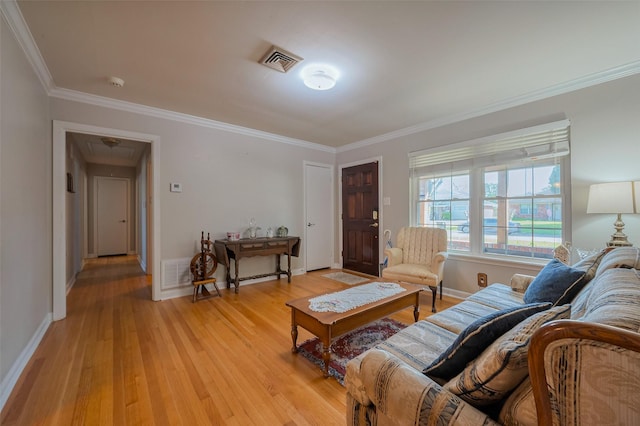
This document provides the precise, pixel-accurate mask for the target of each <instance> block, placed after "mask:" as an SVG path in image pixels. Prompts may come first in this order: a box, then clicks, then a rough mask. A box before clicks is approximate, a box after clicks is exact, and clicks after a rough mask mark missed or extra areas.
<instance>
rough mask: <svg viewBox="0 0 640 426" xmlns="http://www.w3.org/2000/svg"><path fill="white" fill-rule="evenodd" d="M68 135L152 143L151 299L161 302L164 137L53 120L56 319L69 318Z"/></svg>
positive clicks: (54, 310) (54, 289)
mask: <svg viewBox="0 0 640 426" xmlns="http://www.w3.org/2000/svg"><path fill="white" fill-rule="evenodd" d="M67 132H74V133H88V134H92V135H97V136H111V137H116V138H123V139H131V140H136V141H139V142H147V143H150V144H151V162H152V170H151V173H152V176H153V179H152V181H153V191H152V194H151V203H152V205H151V207H152V214H153V217H152V220H151V247H152V249H151V251H152V253H150V254H149V255H148V259H151V266H152V280H151V298H152V300H160V262H159V261H158V259H159V258H160V203H159V202H158V201H159V200H160V169H159V167H160V136H157V135H151V134H145V133H138V132H130V131H126V130H120V129H113V128H107V127H98V126H92V125H88V124H80V123H72V122H66V121H59V120H53V153H52V158H53V164H52V185H53V188H52V195H53V218H52V219H53V284H52V286H53V320H54V321H57V320H60V319H63V318H65V317H66V316H67V292H66V256H67V254H66V253H67V241H66V235H67V229H66V228H67V224H66V216H67V212H66V202H65V195H66V168H65V162H66V134H67Z"/></svg>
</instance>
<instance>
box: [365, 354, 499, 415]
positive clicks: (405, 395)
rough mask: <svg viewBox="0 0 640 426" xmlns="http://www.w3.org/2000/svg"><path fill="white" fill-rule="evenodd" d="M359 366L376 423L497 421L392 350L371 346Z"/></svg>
mask: <svg viewBox="0 0 640 426" xmlns="http://www.w3.org/2000/svg"><path fill="white" fill-rule="evenodd" d="M360 369H361V374H362V381H363V384H364V388H365V392H366V393H367V396H368V397H369V399H370V400H371V401H372V403H373V405H375V411H376V417H377V419H378V423H379V424H390V425H418V424H438V425H453V424H464V425H474V424H477V425H497V423H495V422H494V421H493V420H491V419H490V418H489V417H488V416H487V415H486V414H484V413H483V412H481V411H479V410H478V409H476V408H475V407H473V406H471V405H469V404H467V403H466V402H464V401H462V400H461V399H460V398H459V397H457V396H455V395H454V394H452V393H450V392H449V391H446V390H444V389H443V388H442V387H441V386H440V385H438V384H437V383H436V382H434V381H433V380H431V379H430V378H429V377H427V376H425V375H424V374H422V373H421V372H419V371H417V370H415V369H413V368H411V367H410V366H408V365H407V364H405V363H404V362H402V361H401V360H400V359H398V358H397V357H395V356H394V355H393V354H390V353H388V352H385V351H383V350H380V349H372V350H370V351H369V353H368V354H367V355H366V356H365V357H364V358H363V360H362V364H361V366H360ZM383 419H384V420H383Z"/></svg>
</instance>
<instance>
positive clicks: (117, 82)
mask: <svg viewBox="0 0 640 426" xmlns="http://www.w3.org/2000/svg"><path fill="white" fill-rule="evenodd" d="M107 81H108V82H109V84H110V85H112V86H113V87H122V86H124V80H123V79H121V78H118V77H109V78H108V79H107Z"/></svg>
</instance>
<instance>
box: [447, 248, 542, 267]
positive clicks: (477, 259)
mask: <svg viewBox="0 0 640 426" xmlns="http://www.w3.org/2000/svg"><path fill="white" fill-rule="evenodd" d="M449 259H451V260H458V261H462V262H470V263H480V264H483V265H493V266H503V267H511V268H514V267H517V268H524V269H529V270H532V271H536V272H537V271H539V270H540V269H542V267H544V265H546V264H547V263H548V262H549V260H550V259H522V258H519V257H516V256H492V255H487V254H485V255H479V254H469V253H462V252H453V251H450V252H449Z"/></svg>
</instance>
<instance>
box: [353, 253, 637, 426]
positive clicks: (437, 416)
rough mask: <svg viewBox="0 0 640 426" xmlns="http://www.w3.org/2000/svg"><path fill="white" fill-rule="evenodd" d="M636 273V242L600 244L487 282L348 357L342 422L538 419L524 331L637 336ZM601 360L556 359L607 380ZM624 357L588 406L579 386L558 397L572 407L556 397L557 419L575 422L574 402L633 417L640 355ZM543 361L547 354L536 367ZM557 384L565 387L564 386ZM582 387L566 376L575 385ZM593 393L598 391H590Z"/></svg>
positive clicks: (595, 411) (591, 412) (591, 411)
mask: <svg viewBox="0 0 640 426" xmlns="http://www.w3.org/2000/svg"><path fill="white" fill-rule="evenodd" d="M638 270H640V250H639V249H638V248H635V247H618V248H615V249H605V250H603V251H601V252H600V253H596V254H593V255H592V256H589V257H587V258H585V259H582V260H581V261H579V262H578V263H576V264H574V265H566V264H564V263H563V262H562V261H560V260H559V259H553V260H551V261H550V262H549V263H548V264H547V265H546V266H545V267H544V268H543V269H542V270H541V271H540V273H539V274H538V275H537V276H536V277H531V276H526V275H520V274H515V275H514V276H513V277H512V278H511V282H510V284H509V285H505V284H500V283H495V284H491V285H490V286H488V287H486V288H483V289H481V290H480V291H478V292H476V293H474V294H472V295H471V296H469V297H467V298H466V299H465V300H463V301H462V302H460V303H458V304H457V305H454V306H452V307H450V308H448V309H445V310H443V311H441V312H438V313H436V314H434V315H431V316H429V317H427V318H425V319H423V320H420V321H418V322H416V323H414V324H412V325H409V326H408V327H406V328H405V329H403V330H401V331H400V332H398V333H397V334H395V335H393V336H392V337H390V338H389V339H387V340H386V341H384V342H382V343H380V344H378V345H377V346H375V347H374V348H372V349H370V350H368V351H366V352H364V353H363V354H361V355H360V356H358V357H356V358H354V359H353V360H351V361H350V362H349V363H348V364H347V368H346V375H345V381H344V384H345V387H346V391H347V424H348V425H431V424H433V425H494V424H505V425H536V424H538V422H539V417H538V415H537V411H536V401H535V399H534V393H537V394H539V395H546V394H547V393H548V392H545V391H542V392H539V391H537V390H534V389H533V386H532V381H531V380H530V378H529V344H530V341H531V337H532V336H533V335H535V334H537V333H540V332H542V331H543V330H544V329H545V327H550V326H553V324H556V323H561V324H562V323H567V322H568V323H576V324H578V323H579V324H581V325H583V326H584V325H586V326H587V327H588V326H589V325H590V324H593V325H594V326H596V325H601V326H602V327H609V329H610V330H621V329H622V330H627V331H628V332H629V333H630V334H631V335H632V336H633V337H634V339H636V338H638V339H637V340H640V335H639V334H638V333H640V273H639V272H638ZM610 334H615V331H614V332H613V333H610ZM632 340H633V339H632ZM583 344H584V343H583ZM593 345H599V344H595V343H594V344H593ZM575 352H576V351H575V350H574V351H573V352H571V353H575ZM587 352H588V351H587ZM614 352H621V350H619V349H614ZM580 353H582V352H580ZM624 355H625V356H627V353H626V352H624ZM565 358H566V354H565ZM607 359H609V358H607V357H605V356H602V355H599V358H598V357H596V358H592V359H587V358H586V357H585V358H584V359H579V360H578V362H575V360H573V361H574V363H571V362H568V361H567V360H566V359H564V361H562V365H564V366H565V367H566V366H567V365H580V366H581V367H580V368H583V369H585V371H587V372H588V371H592V370H593V371H598V377H601V378H602V377H608V378H611V377H614V375H613V374H610V373H611V372H615V371H617V370H618V369H619V365H618V364H616V362H618V361H611V362H610V363H607ZM612 359H614V358H612ZM626 359H627V360H628V362H627V364H625V365H627V366H629V367H628V368H627V370H624V371H625V374H624V375H623V376H626V379H625V378H620V379H613V383H608V384H607V386H599V385H598V386H594V387H595V388H596V390H592V391H591V395H590V396H589V398H590V400H589V401H590V402H591V405H589V404H588V403H587V402H584V403H583V404H578V403H576V400H575V399H576V398H578V396H580V393H579V392H578V391H576V392H575V395H574V394H571V395H569V396H568V397H567V395H564V399H563V401H564V404H573V405H572V406H571V407H560V406H558V405H559V403H558V401H559V399H557V400H555V405H554V406H553V411H554V412H553V415H554V418H555V420H554V424H568V423H569V422H568V421H564V420H562V419H561V418H560V417H559V416H574V418H573V419H572V420H571V422H572V424H580V420H579V418H578V420H576V418H577V416H584V415H585V413H584V412H583V413H580V414H578V413H577V411H576V410H577V409H576V407H578V408H580V409H581V410H583V411H586V412H587V414H586V415H587V416H592V417H591V418H592V419H595V418H597V416H598V415H599V414H600V415H601V414H602V413H607V414H606V415H607V419H608V422H609V423H610V424H634V423H635V424H640V423H637V422H640V402H639V399H638V396H637V395H639V394H640V392H638V391H640V389H638V386H640V385H639V384H640V353H638V352H631V354H630V355H629V356H628V357H627V358H626ZM629 360H630V361H629ZM550 363H551V361H548V360H547V359H546V355H545V359H544V361H543V364H550ZM595 365H597V367H598V368H593V367H594V366H595ZM545 366H546V367H548V370H547V373H546V374H547V375H549V374H551V373H549V372H555V373H554V374H556V375H561V374H562V375H564V376H566V377H567V378H568V380H575V377H574V376H576V375H575V374H573V375H572V374H570V373H571V371H568V372H567V371H562V368H560V367H561V366H558V365H545ZM621 371H622V370H621ZM548 378H553V377H548ZM623 382H624V383H623ZM538 386H539V385H538ZM563 386H565V388H563V391H562V392H564V393H566V392H567V389H571V386H569V385H563ZM579 387H580V385H579V384H575V383H573V388H576V389H577V388H579ZM629 388H631V389H629ZM598 392H600V393H601V395H595V393H598ZM619 394H625V395H633V396H632V397H629V398H627V400H625V401H624V404H626V405H625V407H626V408H624V410H625V412H624V413H622V412H621V411H622V410H623V408H619V406H616V405H615V404H618V402H616V403H613V402H611V404H610V405H611V407H614V408H611V409H609V410H606V409H604V407H605V406H606V404H609V402H602V401H608V400H610V399H612V397H616V398H617V397H618V396H619ZM598 396H600V397H601V398H600V399H598V398H597V397H598ZM572 398H573V400H572ZM593 401H600V402H599V403H598V404H594V403H593ZM624 404H623V405H624ZM629 407H631V408H630V409H629ZM629 410H630V412H631V417H630V418H631V420H629V417H628V416H629ZM617 416H627V418H621V419H618V418H617ZM584 418H585V417H582V419H584ZM558 419H560V420H558ZM565 420H566V417H565ZM583 424H587V422H584V423H583ZM591 424H604V423H602V422H597V421H594V422H593V423H591Z"/></svg>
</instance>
